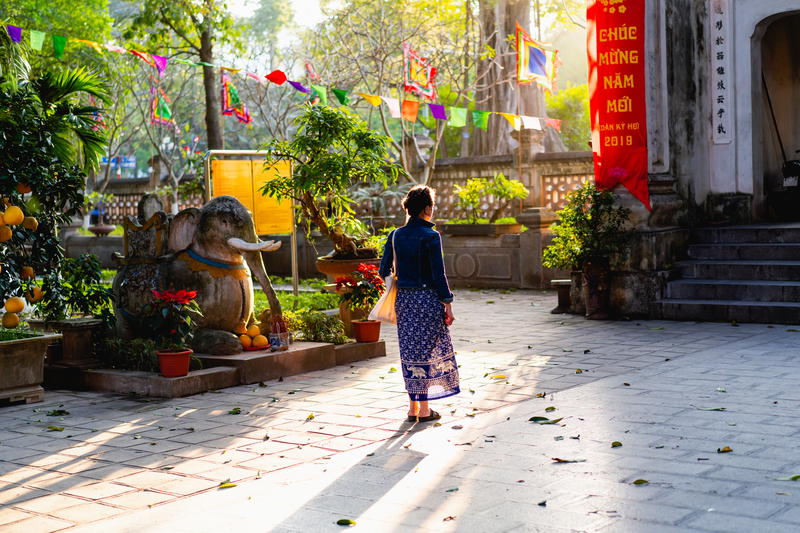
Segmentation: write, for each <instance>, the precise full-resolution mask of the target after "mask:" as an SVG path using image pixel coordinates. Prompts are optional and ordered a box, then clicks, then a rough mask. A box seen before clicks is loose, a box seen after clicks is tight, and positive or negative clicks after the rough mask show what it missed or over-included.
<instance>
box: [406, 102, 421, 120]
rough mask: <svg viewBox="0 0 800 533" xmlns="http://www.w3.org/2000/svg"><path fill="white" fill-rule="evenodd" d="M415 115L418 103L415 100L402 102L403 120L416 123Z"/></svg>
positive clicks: (417, 110)
mask: <svg viewBox="0 0 800 533" xmlns="http://www.w3.org/2000/svg"><path fill="white" fill-rule="evenodd" d="M417 113H419V102H417V101H416V100H403V111H402V116H403V120H407V121H409V122H416V121H417Z"/></svg>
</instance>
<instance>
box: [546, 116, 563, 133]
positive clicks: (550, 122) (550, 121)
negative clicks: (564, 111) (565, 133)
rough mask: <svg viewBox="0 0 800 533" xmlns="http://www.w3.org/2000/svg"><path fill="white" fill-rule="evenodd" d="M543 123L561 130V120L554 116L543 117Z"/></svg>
mask: <svg viewBox="0 0 800 533" xmlns="http://www.w3.org/2000/svg"><path fill="white" fill-rule="evenodd" d="M544 123H545V125H547V126H550V127H551V128H555V129H557V130H558V131H561V121H560V120H558V119H555V118H546V119H544Z"/></svg>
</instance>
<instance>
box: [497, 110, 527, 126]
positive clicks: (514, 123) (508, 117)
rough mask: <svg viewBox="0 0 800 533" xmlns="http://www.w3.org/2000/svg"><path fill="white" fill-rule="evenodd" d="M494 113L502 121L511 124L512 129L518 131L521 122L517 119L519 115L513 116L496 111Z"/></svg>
mask: <svg viewBox="0 0 800 533" xmlns="http://www.w3.org/2000/svg"><path fill="white" fill-rule="evenodd" d="M495 113H497V114H498V115H501V116H502V117H503V118H504V119H506V120H507V121H508V123H509V124H511V127H512V128H514V129H515V130H518V129H519V128H520V126H521V122H522V120H521V119H520V118H519V115H515V114H513V113H498V112H496V111H495Z"/></svg>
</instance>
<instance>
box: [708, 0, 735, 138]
mask: <svg viewBox="0 0 800 533" xmlns="http://www.w3.org/2000/svg"><path fill="white" fill-rule="evenodd" d="M709 22H710V26H711V27H710V28H709V36H710V38H711V47H710V50H711V90H710V91H709V94H710V95H711V124H712V126H713V127H712V130H711V138H712V140H713V142H714V144H727V143H730V142H731V141H732V140H733V116H732V115H731V109H733V102H732V101H731V90H730V84H731V83H732V80H733V76H732V74H733V73H732V72H731V30H732V29H733V28H732V27H731V12H730V6H729V5H728V0H711V17H710V19H709Z"/></svg>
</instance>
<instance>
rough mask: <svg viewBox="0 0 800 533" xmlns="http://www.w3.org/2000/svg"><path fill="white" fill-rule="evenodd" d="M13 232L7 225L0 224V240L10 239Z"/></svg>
mask: <svg viewBox="0 0 800 533" xmlns="http://www.w3.org/2000/svg"><path fill="white" fill-rule="evenodd" d="M13 234H14V232H13V231H11V228H9V227H8V226H0V242H6V241H7V240H10V239H11V235H13Z"/></svg>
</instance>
